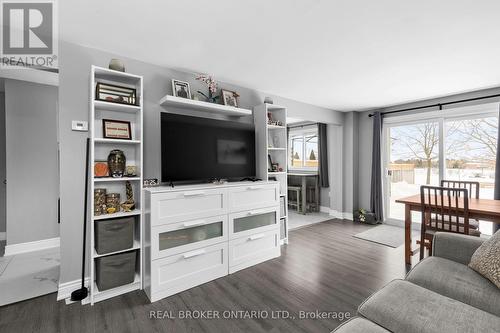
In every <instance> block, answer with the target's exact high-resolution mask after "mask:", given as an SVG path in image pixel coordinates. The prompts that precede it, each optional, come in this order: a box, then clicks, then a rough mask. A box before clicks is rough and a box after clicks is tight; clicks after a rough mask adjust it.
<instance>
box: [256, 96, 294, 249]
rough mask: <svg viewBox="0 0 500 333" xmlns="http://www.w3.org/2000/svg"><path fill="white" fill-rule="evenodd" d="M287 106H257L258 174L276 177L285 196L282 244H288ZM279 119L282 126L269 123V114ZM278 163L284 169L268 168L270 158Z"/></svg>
mask: <svg viewBox="0 0 500 333" xmlns="http://www.w3.org/2000/svg"><path fill="white" fill-rule="evenodd" d="M286 112H287V111H286V107H283V106H279V105H275V104H261V105H258V106H256V107H254V122H255V136H256V141H257V143H256V144H257V177H258V178H260V179H263V180H272V179H276V180H277V181H278V182H279V184H280V197H282V198H283V199H284V205H285V207H284V214H283V215H282V216H280V219H281V223H283V225H282V230H283V233H284V235H282V238H281V241H282V244H283V243H284V244H287V243H288V194H287V192H288V180H287V151H288V138H287V131H286ZM269 115H270V116H271V117H272V118H273V120H279V121H280V122H281V123H282V124H283V125H271V124H268V116H269ZM268 156H269V157H270V158H271V160H272V162H273V163H278V164H279V166H280V167H281V168H283V171H269V168H270V166H269V157H268Z"/></svg>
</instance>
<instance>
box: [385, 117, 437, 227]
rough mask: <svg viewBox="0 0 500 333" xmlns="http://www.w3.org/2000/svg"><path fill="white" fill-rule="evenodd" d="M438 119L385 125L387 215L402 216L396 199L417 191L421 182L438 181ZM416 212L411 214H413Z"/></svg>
mask: <svg viewBox="0 0 500 333" xmlns="http://www.w3.org/2000/svg"><path fill="white" fill-rule="evenodd" d="M439 128H440V126H439V122H436V121H428V122H423V123H407V124H399V125H395V126H391V127H389V128H388V133H387V139H388V146H387V153H388V158H387V161H388V163H387V166H386V170H387V195H388V197H387V199H388V203H387V205H386V206H387V208H388V213H389V214H388V215H387V216H388V217H389V218H391V219H396V220H403V219H404V217H405V211H404V205H401V204H398V203H396V200H397V199H401V198H404V197H408V196H411V195H416V194H419V193H420V186H421V185H438V184H439ZM416 217H417V216H415V218H416Z"/></svg>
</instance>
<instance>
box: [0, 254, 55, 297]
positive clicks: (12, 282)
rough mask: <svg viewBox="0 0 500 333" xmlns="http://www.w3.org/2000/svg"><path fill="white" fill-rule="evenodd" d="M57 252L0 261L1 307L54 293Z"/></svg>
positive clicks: (19, 256) (9, 257) (14, 256)
mask: <svg viewBox="0 0 500 333" xmlns="http://www.w3.org/2000/svg"><path fill="white" fill-rule="evenodd" d="M59 265H60V253H59V248H58V247H57V248H51V249H46V250H42V251H35V252H29V253H22V254H17V255H13V256H7V257H0V290H1V292H0V306H2V305H6V304H10V303H15V302H19V301H22V300H25V299H29V298H33V297H38V296H41V295H45V294H50V293H53V292H56V291H57V288H58V284H59Z"/></svg>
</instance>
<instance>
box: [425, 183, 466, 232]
mask: <svg viewBox="0 0 500 333" xmlns="http://www.w3.org/2000/svg"><path fill="white" fill-rule="evenodd" d="M420 202H421V205H422V232H424V231H425V230H428V229H430V230H435V231H446V232H455V233H462V234H466V235H467V234H469V193H468V190H467V189H466V188H453V187H441V186H421V187H420Z"/></svg>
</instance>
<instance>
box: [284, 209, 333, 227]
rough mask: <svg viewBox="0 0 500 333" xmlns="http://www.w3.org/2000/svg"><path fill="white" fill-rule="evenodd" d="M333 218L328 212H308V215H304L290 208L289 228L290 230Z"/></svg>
mask: <svg viewBox="0 0 500 333" xmlns="http://www.w3.org/2000/svg"><path fill="white" fill-rule="evenodd" d="M331 219H332V217H331V216H330V215H328V214H327V213H307V214H306V215H302V214H298V213H297V212H296V211H295V210H292V209H288V228H289V229H290V230H292V229H297V228H302V227H304V226H308V225H311V224H314V223H319V222H324V221H327V220H331Z"/></svg>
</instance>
